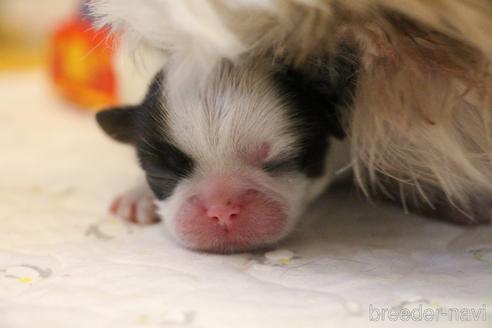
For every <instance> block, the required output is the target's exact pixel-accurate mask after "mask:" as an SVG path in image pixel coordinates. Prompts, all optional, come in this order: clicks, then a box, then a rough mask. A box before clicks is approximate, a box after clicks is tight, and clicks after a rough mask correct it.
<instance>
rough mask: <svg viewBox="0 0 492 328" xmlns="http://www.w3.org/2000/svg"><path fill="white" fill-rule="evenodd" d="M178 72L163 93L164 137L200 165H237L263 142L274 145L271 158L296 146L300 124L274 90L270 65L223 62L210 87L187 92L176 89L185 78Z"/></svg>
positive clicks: (204, 85) (193, 87)
mask: <svg viewBox="0 0 492 328" xmlns="http://www.w3.org/2000/svg"><path fill="white" fill-rule="evenodd" d="M173 68H174V66H173V65H170V66H169V68H168V71H167V74H166V83H165V84H166V88H165V90H164V91H165V97H166V115H165V116H166V128H165V133H166V134H167V136H168V137H170V138H171V139H172V140H173V141H174V142H175V143H176V144H177V145H178V146H179V148H181V149H182V150H183V151H185V152H186V153H188V154H189V155H190V156H192V157H193V158H194V159H197V160H198V162H200V163H203V164H208V165H210V166H212V167H218V166H221V165H229V164H231V165H237V164H238V162H239V163H241V162H244V161H245V158H243V157H241V156H242V155H245V154H246V155H248V153H251V152H254V151H255V150H256V149H258V148H259V147H261V145H262V144H263V143H268V144H269V153H270V156H275V155H280V154H282V153H287V152H288V153H290V152H292V151H294V150H295V149H294V148H295V147H297V143H298V141H299V140H298V136H296V132H297V131H296V130H295V125H296V124H295V119H294V118H292V117H289V116H290V115H289V109H288V108H287V104H286V103H285V101H284V100H283V97H282V96H281V95H280V91H279V90H278V88H277V87H276V86H275V85H274V82H273V79H272V76H271V74H272V69H271V66H269V65H266V64H264V63H261V61H258V60H256V61H255V62H250V61H247V62H245V63H242V64H241V65H233V64H231V63H229V62H222V63H221V64H220V65H218V66H217V67H216V68H215V69H214V71H213V72H212V74H210V75H209V76H208V78H207V79H206V81H205V82H206V83H196V85H191V87H187V88H182V87H176V86H175V85H174V84H175V83H177V82H176V81H177V80H178V81H179V80H180V79H178V78H175V74H179V72H178V73H177V72H175V71H174V69H173ZM178 83H179V82H178ZM190 83H191V82H190Z"/></svg>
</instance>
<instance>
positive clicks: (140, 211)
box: [110, 182, 159, 224]
mask: <svg viewBox="0 0 492 328" xmlns="http://www.w3.org/2000/svg"><path fill="white" fill-rule="evenodd" d="M154 200H155V197H154V195H153V193H152V191H151V190H150V188H149V187H148V185H147V184H146V183H143V182H142V183H141V184H139V185H138V186H136V187H134V188H132V189H130V190H128V191H126V192H124V193H123V194H121V195H120V196H118V197H117V198H116V199H115V200H114V201H113V203H112V204H111V207H110V212H111V213H113V214H114V215H116V216H118V217H120V218H122V219H124V220H126V221H130V222H134V223H138V224H151V223H155V222H157V221H159V217H158V216H157V214H156V208H155V205H154Z"/></svg>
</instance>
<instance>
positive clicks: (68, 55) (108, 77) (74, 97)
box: [51, 16, 118, 109]
mask: <svg viewBox="0 0 492 328" xmlns="http://www.w3.org/2000/svg"><path fill="white" fill-rule="evenodd" d="M113 57H114V39H113V38H112V37H110V36H109V33H108V31H107V30H104V29H102V30H95V29H94V27H93V26H92V25H91V22H90V21H89V20H87V19H85V18H84V17H82V16H76V17H75V18H73V19H72V20H70V21H68V22H66V23H65V24H63V25H61V26H60V27H59V28H58V30H57V31H56V32H55V35H54V39H53V52H52V58H51V74H52V77H53V80H54V83H55V86H56V88H57V90H59V91H60V93H61V94H62V95H63V96H64V97H65V98H66V99H68V100H70V101H72V102H74V103H76V104H78V105H80V106H82V107H85V108H89V109H98V108H101V107H106V106H112V105H114V104H116V103H117V102H118V96H117V83H116V77H115V72H114V67H113Z"/></svg>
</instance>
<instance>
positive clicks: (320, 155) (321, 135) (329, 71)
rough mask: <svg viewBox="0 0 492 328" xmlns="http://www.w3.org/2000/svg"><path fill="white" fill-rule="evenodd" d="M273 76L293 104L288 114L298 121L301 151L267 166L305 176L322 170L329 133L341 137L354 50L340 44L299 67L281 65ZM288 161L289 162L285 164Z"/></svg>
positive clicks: (355, 65)
mask: <svg viewBox="0 0 492 328" xmlns="http://www.w3.org/2000/svg"><path fill="white" fill-rule="evenodd" d="M280 67H281V68H280V70H279V71H278V72H277V73H276V74H275V80H276V82H277V84H278V85H279V88H280V90H281V91H282V92H283V93H284V95H285V96H286V97H287V99H288V101H289V103H291V104H292V106H291V107H290V108H289V110H290V113H289V114H290V116H291V117H292V118H293V119H295V120H297V121H299V122H300V124H299V133H300V134H301V148H302V149H303V151H302V153H301V154H299V155H298V156H297V158H296V159H295V160H293V159H289V161H288V162H285V163H281V164H283V165H278V164H277V165H267V167H266V169H267V171H268V170H272V168H273V171H275V170H279V169H285V168H292V167H294V162H293V161H297V168H298V169H299V170H301V171H303V172H304V173H305V174H306V175H307V176H308V177H310V178H316V177H319V176H321V175H322V174H323V173H324V172H323V171H324V163H325V158H326V155H327V153H328V151H329V146H330V145H329V139H328V138H329V137H330V136H331V137H335V138H338V139H343V138H344V137H345V135H346V134H345V128H344V126H343V123H342V122H341V114H342V113H341V111H342V110H344V109H346V108H347V107H349V106H350V105H351V101H352V98H353V91H354V89H355V84H356V76H357V69H358V62H357V57H356V51H355V50H353V49H349V48H347V47H342V49H341V50H340V52H339V55H338V56H337V57H335V58H323V59H315V60H312V61H311V62H310V63H309V64H307V65H305V66H304V67H302V68H294V67H291V66H285V67H282V66H280ZM287 164H288V165H287Z"/></svg>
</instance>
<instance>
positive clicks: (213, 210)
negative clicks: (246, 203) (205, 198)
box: [206, 202, 241, 228]
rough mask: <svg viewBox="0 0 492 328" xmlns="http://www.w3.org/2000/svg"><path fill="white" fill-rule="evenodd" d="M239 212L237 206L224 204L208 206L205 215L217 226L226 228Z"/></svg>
mask: <svg viewBox="0 0 492 328" xmlns="http://www.w3.org/2000/svg"><path fill="white" fill-rule="evenodd" d="M240 212H241V209H240V208H239V206H236V205H233V204H232V203H231V202H226V203H222V204H221V203H219V204H213V205H210V206H208V208H207V210H206V215H207V217H209V218H211V219H213V220H214V221H216V222H217V223H218V224H219V225H221V226H223V227H225V228H228V227H229V226H230V225H231V223H232V221H233V220H234V219H235V218H236V217H237V215H238V214H239V213H240Z"/></svg>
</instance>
